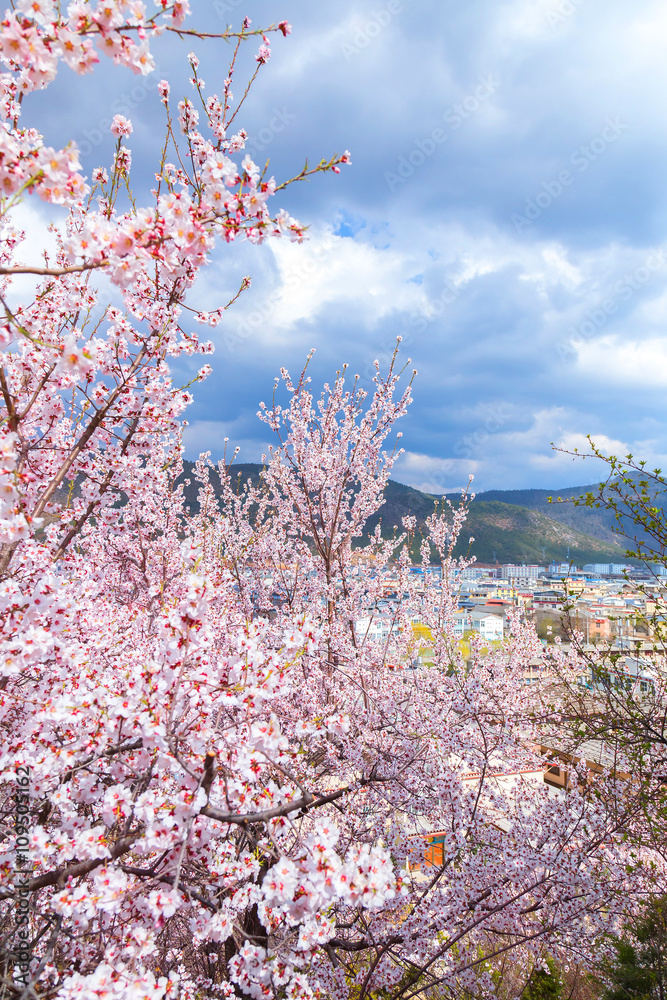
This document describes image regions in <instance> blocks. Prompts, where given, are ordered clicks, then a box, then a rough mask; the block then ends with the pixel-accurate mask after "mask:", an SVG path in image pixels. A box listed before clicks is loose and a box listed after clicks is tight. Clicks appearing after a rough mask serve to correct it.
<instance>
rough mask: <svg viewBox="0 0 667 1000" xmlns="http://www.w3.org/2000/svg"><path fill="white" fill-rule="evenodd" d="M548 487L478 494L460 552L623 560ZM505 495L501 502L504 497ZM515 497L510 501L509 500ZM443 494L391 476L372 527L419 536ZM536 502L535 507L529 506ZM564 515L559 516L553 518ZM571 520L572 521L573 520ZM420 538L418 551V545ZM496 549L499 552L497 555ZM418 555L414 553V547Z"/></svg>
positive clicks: (538, 559) (189, 496) (238, 470)
mask: <svg viewBox="0 0 667 1000" xmlns="http://www.w3.org/2000/svg"><path fill="white" fill-rule="evenodd" d="M233 468H234V475H235V476H239V475H240V477H241V479H242V480H244V479H247V478H250V479H251V480H252V481H253V482H255V483H257V482H258V481H259V476H260V472H261V469H262V466H261V465H258V464H254V463H245V464H239V465H236V464H235V465H234V467H233ZM191 471H192V463H189V462H187V463H186V477H187V476H188V475H190V474H191ZM211 482H212V485H213V487H214V489H216V488H217V487H218V486H219V480H218V477H217V474H216V473H215V472H212V475H211ZM586 489H587V488H586V487H576V488H572V489H571V490H569V491H562V490H561V491H560V494H556V495H561V496H563V495H566V494H567V495H573V496H579V495H580V494H581V493H583V492H585V491H586ZM196 494H197V490H196V486H195V485H193V484H191V485H189V486H186V489H185V497H186V503H187V504H188V505H189V506H191V507H192V509H196ZM549 495H550V494H549V492H548V491H547V490H505V491H494V493H493V494H491V493H483V494H480V496H479V498H478V499H476V500H475V501H474V502H473V504H472V507H471V510H470V514H469V517H468V521H467V523H466V528H465V531H464V536H465V537H464V538H463V539H462V541H461V544H460V545H459V547H458V551H457V554H461V552H462V551H464V550H467V548H468V538H469V537H470V536H471V535H472V536H473V537H474V538H475V542H474V544H473V546H472V549H471V552H472V554H474V555H475V556H476V557H477V559H478V561H479V562H495V561H496V560H497V561H498V562H500V563H503V562H519V563H521V562H527V563H543V562H545V561H546V562H551V561H552V560H556V561H558V562H561V561H565V560H567V559H568V548H569V559H570V560H572V561H573V562H574V563H575V565H582V564H583V563H586V562H611V561H613V562H619V561H622V560H623V557H624V551H625V549H624V546H622V545H620V544H619V540H618V538H617V537H616V536H614V535H613V534H612V532H611V530H610V525H609V527H607V525H606V524H605V523H604V522H603V521H602V519H601V518H600V519H599V523H598V521H597V520H595V517H593V518H592V519H591V522H590V523H591V527H593V528H595V529H596V530H597V531H599V532H600V535H596V534H595V531H594V530H590V529H589V530H587V531H582V530H581V528H579V527H578V526H577V525H578V524H580V523H586V522H585V521H583V519H582V518H581V517H579V518H577V517H576V516H572V512H574V513H575V514H576V513H577V512H579V513H583V514H584V515H585V514H587V513H589V514H592V515H595V514H596V513H598V514H599V512H596V511H587V510H584V511H582V509H581V508H577V507H572V506H571V505H569V504H567V505H565V504H562V505H559V504H549V503H547V500H546V498H547V497H548V496H549ZM501 497H502V498H503V499H502V500H501V499H500V498H501ZM510 497H512V498H513V499H512V501H511V502H508V500H509V498H510ZM450 499H451V500H452V502H453V503H454V504H456V503H458V501H459V499H460V498H459V496H458V494H457V495H455V496H452V497H450ZM440 500H441V498H440V497H437V496H435V495H432V494H429V493H422V492H421V491H420V490H416V489H414V488H413V487H411V486H405V485H403V484H402V483H397V482H394V481H393V480H390V481H389V483H388V484H387V488H386V490H385V502H384V504H383V506H382V507H381V508H380V510H379V512H378V513H377V514H376V515H374V516H373V517H372V518H370V519H369V522H368V530H369V532H370V531H374V530H375V526H376V525H377V524H378V523H379V522H380V523H381V527H382V534H383V535H385V537H387V536H390V535H391V534H393V531H394V527H395V526H396V527H399V528H400V527H401V524H402V520H403V518H404V517H405V516H406V515H408V516H414V517H415V518H416V520H417V528H418V534H420V533H421V530H423V528H424V522H425V520H426V518H427V517H428V516H429V515H430V514H432V513H433V510H434V507H435V504H436V503H437V502H439V501H440ZM532 504H534V505H535V506H534V507H533V506H531V505H532ZM555 514H561V516H560V517H557V516H554V515H555ZM570 521H571V523H570ZM418 541H419V539H417V544H416V546H415V549H417V548H418ZM494 553H495V554H494ZM415 554H416V551H415Z"/></svg>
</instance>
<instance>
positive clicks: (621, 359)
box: [577, 336, 667, 387]
mask: <svg viewBox="0 0 667 1000" xmlns="http://www.w3.org/2000/svg"><path fill="white" fill-rule="evenodd" d="M577 353H578V358H577V368H578V370H579V372H580V373H581V374H582V375H585V376H586V377H588V378H592V379H595V381H596V382H615V383H621V384H623V385H626V386H631V385H637V386H652V387H653V386H667V342H666V341H665V339H664V338H657V337H649V338H648V339H647V340H643V341H638V340H626V339H621V338H620V337H616V336H613V337H612V336H609V337H599V338H598V339H597V340H595V341H590V342H584V343H582V344H580V345H578V346H577Z"/></svg>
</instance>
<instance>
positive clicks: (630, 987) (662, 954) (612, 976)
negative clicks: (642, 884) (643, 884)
mask: <svg viewBox="0 0 667 1000" xmlns="http://www.w3.org/2000/svg"><path fill="white" fill-rule="evenodd" d="M666 921H667V900H665V899H661V900H659V901H658V902H656V903H654V904H653V905H652V906H651V908H650V910H649V913H648V915H647V916H646V917H645V918H644V919H643V920H641V921H639V922H638V923H637V925H636V926H635V927H634V928H633V933H632V935H631V936H630V935H629V936H628V937H626V938H619V939H617V940H616V941H614V949H615V951H616V956H615V958H614V960H613V961H612V962H611V963H610V964H609V965H608V967H607V969H606V970H605V971H606V973H607V977H608V978H609V980H610V982H611V985H610V986H609V987H608V988H607V990H606V991H605V993H604V1000H665V991H666V989H667V923H666Z"/></svg>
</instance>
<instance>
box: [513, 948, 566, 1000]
mask: <svg viewBox="0 0 667 1000" xmlns="http://www.w3.org/2000/svg"><path fill="white" fill-rule="evenodd" d="M546 964H547V968H548V970H549V971H547V970H546V969H544V968H542V967H541V966H540V967H537V966H536V967H535V968H534V969H533V971H532V972H531V974H530V977H529V979H528V982H527V983H526V987H525V989H524V991H523V993H522V995H521V1000H560V998H561V997H562V995H563V981H562V979H561V978H560V975H559V973H558V966H557V965H556V963H555V962H554V960H553V959H552V958H548V959H547V961H546Z"/></svg>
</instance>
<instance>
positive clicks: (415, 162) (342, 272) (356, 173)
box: [31, 0, 667, 492]
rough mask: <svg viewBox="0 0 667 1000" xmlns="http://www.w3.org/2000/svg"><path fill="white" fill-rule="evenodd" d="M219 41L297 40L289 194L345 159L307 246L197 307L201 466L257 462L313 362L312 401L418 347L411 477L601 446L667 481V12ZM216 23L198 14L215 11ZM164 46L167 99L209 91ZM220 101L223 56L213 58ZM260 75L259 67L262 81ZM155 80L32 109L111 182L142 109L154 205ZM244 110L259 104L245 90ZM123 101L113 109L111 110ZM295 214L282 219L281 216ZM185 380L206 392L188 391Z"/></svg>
mask: <svg viewBox="0 0 667 1000" xmlns="http://www.w3.org/2000/svg"><path fill="white" fill-rule="evenodd" d="M193 8H194V9H195V16H194V19H193V20H194V21H196V20H197V19H198V18H200V20H199V23H200V24H205V25H206V27H208V28H209V29H211V28H214V27H215V26H216V25H218V24H222V23H225V22H229V23H238V22H239V20H240V18H241V17H242V16H243V14H245V13H247V14H249V15H250V16H251V17H252V18H253V21H254V23H255V24H256V25H261V24H266V23H270V22H275V21H278V20H281V19H283V18H287V19H288V20H289V21H290V22H291V23H292V25H293V34H292V35H291V36H290V37H288V38H287V39H283V38H282V36H278V37H277V38H276V39H275V41H274V44H273V57H272V59H271V61H270V63H269V64H268V66H267V67H266V68H265V70H264V72H263V74H262V75H261V77H260V80H259V81H258V83H257V85H256V87H255V89H254V91H253V93H252V95H251V97H250V99H249V101H248V103H247V106H246V108H245V114H243V113H241V116H240V120H239V124H241V125H243V127H245V128H246V130H247V131H248V133H249V135H250V146H249V150H250V152H251V154H252V155H254V156H255V158H256V159H257V160H258V161H261V162H262V163H263V162H264V160H265V159H266V158H267V157H270V160H271V172H272V173H274V174H275V176H276V177H277V178H278V179H281V180H282V179H284V178H285V177H287V176H291V175H293V174H294V173H295V172H297V171H298V169H299V168H300V167H301V165H302V163H303V160H304V158H305V156H306V155H307V156H308V158H309V160H311V161H316V160H318V159H319V158H321V157H322V156H328V155H329V154H330V153H333V152H341V151H342V150H343V149H346V148H347V149H349V150H350V151H351V154H352V165H351V166H350V167H348V168H346V169H345V168H344V169H343V171H342V173H341V174H340V176H338V177H335V176H332V175H329V176H324V177H318V178H316V179H315V180H313V181H312V182H311V183H309V184H307V185H301V186H299V187H296V186H295V187H293V188H291V189H289V191H287V192H285V193H284V195H283V196H282V198H281V203H282V204H283V205H284V206H285V207H286V208H288V209H289V211H290V212H292V213H293V214H295V215H296V216H297V217H298V218H299V219H300V220H301V221H303V222H305V223H308V224H309V225H310V227H311V229H310V235H311V238H310V241H309V242H308V243H306V244H304V245H302V246H295V245H291V244H288V243H286V242H285V243H278V242H273V243H270V244H267V245H265V246H263V247H260V248H257V247H252V246H249V245H236V246H232V247H229V248H225V249H224V251H221V252H220V253H217V254H216V256H215V260H214V261H213V263H212V264H211V266H210V267H209V268H208V269H207V271H206V273H205V274H204V275H203V277H202V280H201V282H200V285H199V287H198V289H197V296H198V304H199V305H201V307H203V308H211V307H215V306H217V305H219V304H220V303H221V302H222V301H223V300H224V298H225V296H226V295H228V293H230V292H233V290H234V289H235V288H236V287H237V286H238V283H239V281H240V279H241V277H242V276H243V275H244V274H251V275H252V277H253V284H252V288H251V289H250V291H249V292H247V293H246V294H245V295H244V297H243V298H242V300H241V301H240V302H239V303H238V304H237V305H236V306H235V307H234V309H233V310H232V311H230V312H228V313H227V316H226V321H225V323H224V325H223V326H221V327H218V328H217V331H215V332H214V339H215V341H216V343H217V351H216V354H215V356H214V358H213V365H214V369H215V372H214V375H213V376H212V377H211V378H210V380H209V381H208V382H207V383H206V384H205V385H204V386H202V387H200V388H199V390H198V392H197V398H196V401H195V403H194V405H193V407H192V408H191V410H190V412H189V421H190V424H189V427H188V428H187V431H186V442H187V448H188V455H189V456H190V457H193V456H194V455H195V454H196V453H197V452H198V451H199V450H200V449H201V450H210V451H211V453H212V456H213V457H214V458H218V457H220V456H221V453H222V447H223V444H222V442H223V439H224V438H225V437H229V438H230V443H231V444H232V445H235V444H238V445H239V446H240V447H241V449H242V450H241V456H240V457H241V459H242V460H245V461H257V460H258V459H259V458H260V455H261V454H262V452H263V451H265V450H266V446H267V443H268V439H267V437H266V434H265V431H264V428H263V425H262V424H260V423H259V421H258V420H257V417H256V411H257V404H258V402H259V400H260V399H267V398H268V397H269V395H270V392H271V387H272V383H273V378H274V376H275V375H276V374H277V373H278V371H279V368H280V367H281V365H286V366H287V367H289V368H290V369H292V370H294V371H297V370H298V369H300V367H301V366H302V364H303V361H304V359H305V356H306V354H307V352H308V350H309V349H310V348H311V347H315V348H316V355H315V358H314V361H313V364H312V369H311V371H312V374H313V376H314V380H315V383H316V384H317V382H318V381H324V380H325V379H326V378H329V377H330V376H331V375H332V373H333V372H334V371H335V370H336V369H337V368H338V367H340V365H341V364H342V363H343V362H348V363H349V364H350V366H351V370H352V371H353V372H359V374H360V375H361V377H362V379H367V378H368V374H369V372H370V370H371V364H372V362H373V360H374V358H379V359H380V360H381V361H384V362H385V363H386V361H387V360H388V358H389V356H390V354H391V351H392V349H393V345H394V342H395V339H396V336H397V335H402V336H403V338H404V339H403V347H404V350H403V353H404V355H405V356H406V357H410V358H412V360H413V362H414V367H416V368H417V370H418V373H419V374H418V377H417V379H416V381H415V387H414V396H415V402H414V404H413V406H412V408H411V412H410V414H409V416H408V417H407V418H405V419H404V420H403V422H402V427H401V428H400V429H401V430H402V431H403V434H404V437H403V440H402V444H403V445H404V447H405V449H406V454H405V455H404V457H403V458H402V459H401V462H400V465H399V466H398V467H397V469H396V473H395V477H394V478H397V479H400V480H402V481H404V482H407V483H410V484H411V485H414V486H417V487H419V488H422V489H427V490H429V491H431V492H443V491H450V490H454V489H456V488H457V487H459V486H460V485H461V484H462V483H464V482H465V481H466V480H467V477H468V475H469V474H470V473H472V474H474V476H475V487H476V489H477V490H478V491H483V490H484V489H495V488H508V489H509V488H520V487H546V488H554V489H557V488H558V487H564V486H567V485H575V484H578V483H585V482H588V481H590V480H594V479H595V478H596V476H597V471H596V470H595V467H593V466H591V467H590V468H587V467H582V466H581V465H578V464H574V465H573V463H572V460H571V459H569V458H566V457H564V456H562V455H559V454H558V453H555V452H554V451H553V450H552V448H551V442H557V443H562V444H563V445H565V446H566V447H574V446H577V445H579V446H581V444H582V442H583V441H584V436H585V435H586V434H587V433H590V434H592V435H593V437H594V438H595V440H596V441H597V442H598V443H600V444H601V445H602V446H603V447H607V448H608V449H609V450H611V451H614V452H616V453H618V452H623V451H625V450H631V451H633V453H635V454H637V455H640V456H643V457H646V458H647V459H649V460H655V461H657V462H664V460H665V459H664V456H665V454H667V442H666V440H665V422H664V418H665V385H666V383H667V340H666V339H665V330H666V329H667V183H666V180H665V178H666V176H667V170H666V166H667V164H666V162H665V161H666V158H667V128H666V124H667V122H666V118H667V102H665V99H664V95H665V90H666V85H667V61H666V60H665V51H666V50H667V7H666V6H665V4H664V2H663V0H659V2H649V0H633V3H632V4H629V3H628V2H627V0H604V2H603V0H466V3H465V4H461V3H460V2H459V0H456V2H454V0H376V2H370V0H355V2H350V0H338V2H336V3H332V2H330V0H329V2H320V3H313V2H312V0H254V2H252V0H251V2H248V3H241V2H237V0H215V2H211V3H209V2H208V0H207V2H206V3H204V2H203V0H194V2H193ZM197 8H200V9H201V11H202V14H203V17H204V20H203V21H202V20H201V16H202V14H199V13H197ZM189 47H190V45H189V44H188V43H187V42H186V43H184V45H183V46H182V47H181V45H180V43H178V44H177V43H176V42H175V40H173V39H171V40H169V39H165V40H160V43H159V47H158V48H157V49H156V55H157V59H158V64H159V71H158V73H157V74H156V78H155V79H159V78H160V77H161V76H167V77H169V78H171V79H172V81H173V85H174V86H173V90H172V94H173V95H174V96H177V95H178V93H179V92H187V91H188V84H187V82H186V78H187V64H186V53H187V51H188V48H189ZM192 47H193V48H195V50H196V51H197V53H198V55H199V56H200V58H201V73H202V76H203V78H204V80H205V81H206V84H207V88H208V90H209V91H215V90H216V89H218V88H219V86H220V84H221V80H222V78H223V77H224V75H225V61H224V60H225V55H226V51H227V50H226V47H225V46H224V45H221V44H220V43H217V42H213V43H206V44H201V43H198V44H197V45H193V46H192ZM253 54H254V50H253V52H249V61H250V62H252V55H253ZM154 83H155V80H148V81H147V82H146V83H144V82H143V81H141V80H138V79H137V78H136V77H133V76H132V75H131V74H129V73H127V72H126V71H119V70H113V69H111V70H107V69H104V68H103V69H102V71H101V72H99V73H97V74H96V76H94V77H93V78H90V79H87V80H85V81H82V80H80V79H76V78H75V77H73V76H72V74H69V73H68V71H67V70H66V69H63V70H62V71H61V76H60V78H59V80H58V82H57V84H56V85H54V87H52V88H50V89H49V91H47V93H46V94H45V95H35V96H34V97H32V98H31V100H32V101H33V102H34V109H35V111H36V112H37V114H38V117H39V118H40V122H39V124H40V126H41V127H42V129H43V130H44V132H45V133H46V136H47V139H48V140H49V141H52V142H56V141H67V139H68V138H70V137H76V138H77V141H78V142H79V143H80V144H81V146H82V149H83V152H84V153H85V154H86V156H85V158H84V163H85V166H86V168H87V169H88V170H90V168H92V167H93V166H95V165H96V164H97V163H98V162H106V160H108V158H109V156H110V152H111V148H112V140H111V137H108V136H106V135H104V137H103V135H102V133H103V132H104V129H103V128H101V127H100V126H101V124H102V123H103V120H104V118H110V116H111V114H113V112H114V111H115V110H120V108H119V105H118V102H121V103H123V102H125V103H131V104H132V105H133V107H131V108H130V109H129V110H130V117H131V118H132V120H133V122H134V125H135V133H134V135H133V136H132V139H131V141H130V145H131V146H132V149H133V155H134V163H135V167H134V174H135V184H136V187H137V191H138V193H139V194H140V193H141V188H142V185H143V186H144V189H147V188H148V187H149V186H150V172H151V168H152V165H153V164H154V163H155V162H156V159H157V156H158V144H159V142H160V139H161V134H162V133H161V123H162V117H161V113H160V105H159V101H158V99H157V96H156V95H155V93H154ZM237 89H238V88H237ZM114 102H116V106H115V107H113V104H114ZM276 207H278V206H277V203H276ZM183 374H184V375H185V374H187V372H185V371H184V373H183Z"/></svg>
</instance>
